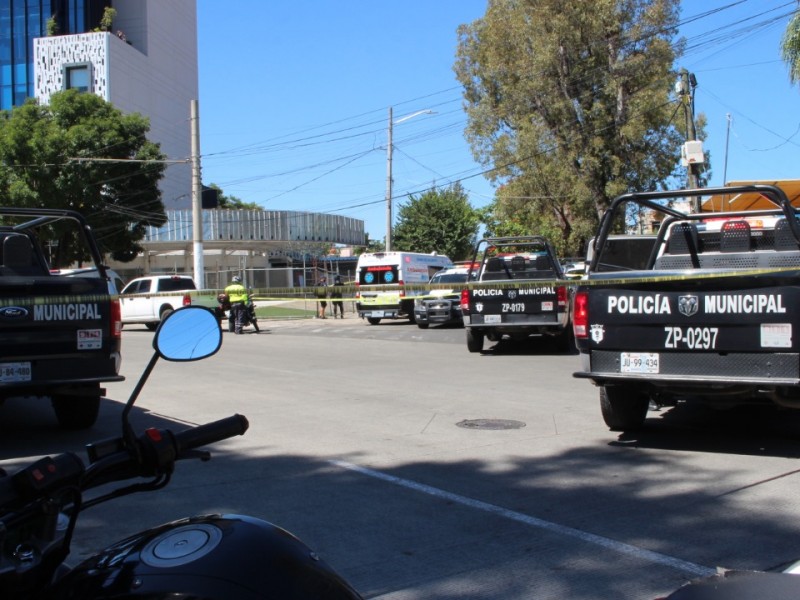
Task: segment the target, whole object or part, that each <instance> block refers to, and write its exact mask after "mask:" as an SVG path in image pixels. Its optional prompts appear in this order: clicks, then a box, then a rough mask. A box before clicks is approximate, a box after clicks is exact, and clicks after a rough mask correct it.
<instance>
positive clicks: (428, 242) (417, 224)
mask: <svg viewBox="0 0 800 600" xmlns="http://www.w3.org/2000/svg"><path fill="white" fill-rule="evenodd" d="M479 227H480V214H479V212H478V211H477V210H475V209H474V208H472V206H470V203H469V198H467V195H466V193H465V192H464V188H463V187H461V185H460V184H458V183H456V184H454V185H452V186H450V187H449V188H447V189H444V190H436V189H431V190H428V191H427V192H425V193H423V194H422V195H421V196H419V197H415V196H409V199H408V202H407V203H405V204H403V206H401V207H400V210H399V211H398V219H397V226H396V227H395V228H394V231H393V234H392V240H393V241H392V246H393V249H394V250H399V251H406V252H426V253H429V252H438V253H439V254H445V255H447V256H449V257H450V258H451V259H452V260H466V259H469V258H472V251H473V248H474V246H475V242H476V237H477V235H478V228H479Z"/></svg>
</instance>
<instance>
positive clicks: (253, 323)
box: [250, 319, 261, 333]
mask: <svg viewBox="0 0 800 600" xmlns="http://www.w3.org/2000/svg"><path fill="white" fill-rule="evenodd" d="M250 324H251V325H252V326H253V329H255V330H256V333H258V332H259V331H261V330H260V329H259V328H258V321H257V320H256V319H251V320H250Z"/></svg>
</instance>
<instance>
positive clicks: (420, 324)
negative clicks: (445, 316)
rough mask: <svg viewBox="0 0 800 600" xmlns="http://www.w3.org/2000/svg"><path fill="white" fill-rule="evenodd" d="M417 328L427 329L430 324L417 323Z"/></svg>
mask: <svg viewBox="0 0 800 600" xmlns="http://www.w3.org/2000/svg"><path fill="white" fill-rule="evenodd" d="M417 327H419V328H420V329H427V328H428V323H420V322H419V321H417Z"/></svg>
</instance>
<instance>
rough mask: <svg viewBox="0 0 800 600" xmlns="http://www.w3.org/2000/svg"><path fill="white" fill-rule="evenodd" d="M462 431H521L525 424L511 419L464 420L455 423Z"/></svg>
mask: <svg viewBox="0 0 800 600" xmlns="http://www.w3.org/2000/svg"><path fill="white" fill-rule="evenodd" d="M456 427H462V428H464V429H522V428H523V427H525V423H523V422H522V421H512V420H511V419H466V420H464V421H459V422H458V423H456Z"/></svg>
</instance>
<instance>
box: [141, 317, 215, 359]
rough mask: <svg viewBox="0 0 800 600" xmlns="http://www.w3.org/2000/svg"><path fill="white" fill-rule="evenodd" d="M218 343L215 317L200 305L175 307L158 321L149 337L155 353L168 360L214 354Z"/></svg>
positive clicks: (198, 357) (200, 357) (197, 357)
mask: <svg viewBox="0 0 800 600" xmlns="http://www.w3.org/2000/svg"><path fill="white" fill-rule="evenodd" d="M221 346H222V331H221V330H220V327H219V322H218V321H217V317H216V316H215V315H214V313H213V312H212V311H210V310H209V309H207V308H204V307H202V306H185V307H183V308H179V309H177V310H176V311H174V312H173V313H171V314H170V315H168V316H167V318H166V319H164V320H163V321H162V322H161V324H160V325H159V327H158V331H156V334H155V337H154V338H153V348H154V349H155V351H156V352H157V353H158V355H159V356H160V357H161V358H164V359H166V360H172V361H192V360H201V359H203V358H207V357H209V356H211V355H213V354H216V352H217V350H219V349H220V347H221Z"/></svg>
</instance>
